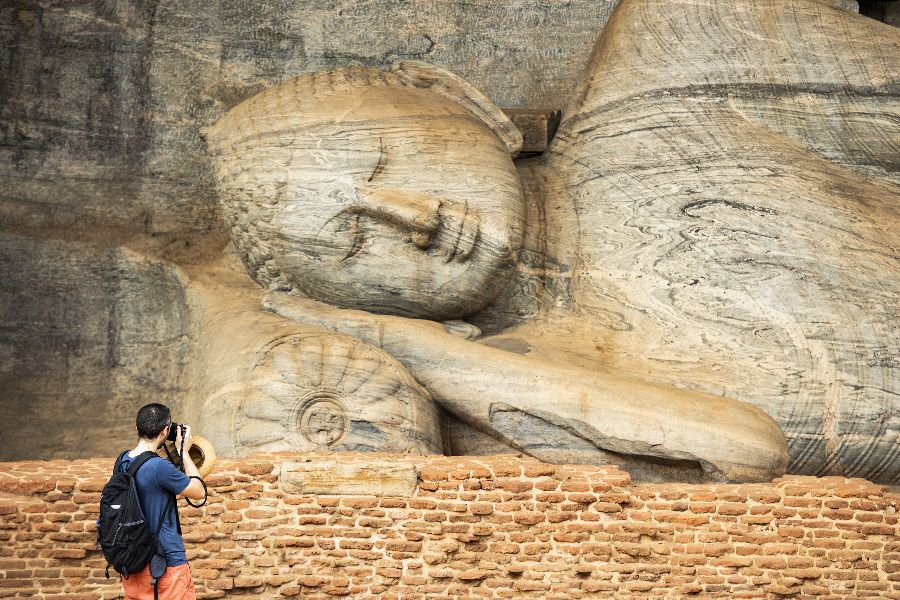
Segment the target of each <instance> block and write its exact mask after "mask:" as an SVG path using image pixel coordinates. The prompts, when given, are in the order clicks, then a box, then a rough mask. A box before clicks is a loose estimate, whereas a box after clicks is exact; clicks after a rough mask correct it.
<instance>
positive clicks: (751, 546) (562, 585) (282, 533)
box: [0, 454, 900, 600]
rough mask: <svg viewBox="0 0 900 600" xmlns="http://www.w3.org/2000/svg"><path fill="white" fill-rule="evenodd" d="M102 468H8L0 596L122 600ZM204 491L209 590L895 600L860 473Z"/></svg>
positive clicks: (276, 481) (243, 477)
mask: <svg viewBox="0 0 900 600" xmlns="http://www.w3.org/2000/svg"><path fill="white" fill-rule="evenodd" d="M111 462H112V459H96V460H76V461H49V462H18V463H0V597H25V598H48V599H49V598H59V599H63V598H65V599H75V600H78V599H81V598H84V599H87V598H91V599H93V598H116V597H119V596H120V595H121V593H120V587H119V585H118V583H117V581H116V580H115V579H113V580H107V579H106V578H105V577H104V573H103V570H104V567H105V562H104V561H103V560H102V558H101V556H100V555H99V553H98V551H97V550H96V549H95V546H94V539H95V531H94V525H93V523H94V520H95V519H96V513H97V510H98V509H97V501H98V497H99V492H100V490H101V488H102V486H103V484H104V483H105V480H106V477H107V475H108V471H109V469H110V466H111ZM298 464H299V465H306V466H313V467H317V468H319V471H318V472H317V474H315V476H314V477H312V478H311V479H309V478H308V479H307V483H309V482H310V481H312V483H313V484H315V485H313V487H315V486H316V485H318V486H321V485H325V486H326V487H327V486H328V485H338V486H340V485H344V484H342V483H341V481H340V478H339V477H338V478H337V479H335V480H332V481H330V482H329V481H328V477H327V476H325V477H324V478H323V473H325V474H326V475H327V473H329V472H330V470H331V469H332V468H334V469H337V467H340V466H344V467H348V466H349V467H356V466H359V465H363V466H365V467H366V468H368V469H370V471H369V472H370V473H374V474H373V475H372V482H373V483H372V488H371V490H370V495H367V494H364V493H363V494H360V493H359V491H360V488H359V487H358V485H357V486H355V488H356V489H355V490H354V495H324V494H320V495H312V494H308V493H303V491H302V488H298V487H297V481H296V480H295V481H294V482H293V483H292V484H291V485H290V486H289V485H287V481H288V479H287V474H288V471H290V470H291V469H293V468H294V467H291V466H289V465H295V466H296V465H298ZM404 465H405V466H407V467H409V468H410V469H413V468H414V469H415V470H414V471H411V472H412V473H413V478H412V483H411V486H412V487H411V494H410V495H394V496H379V495H377V494H379V493H382V492H384V490H385V488H384V486H383V485H382V483H383V482H379V481H378V477H379V476H378V472H377V468H380V467H384V468H390V467H398V468H399V467H400V466H404ZM372 469H375V470H374V471H372ZM416 475H418V478H416ZM208 483H209V484H210V493H211V496H210V499H209V503H208V504H207V506H206V507H204V508H202V509H193V508H189V507H187V506H185V505H184V501H180V502H179V504H180V505H182V508H181V516H182V523H183V526H184V531H185V539H186V541H187V546H188V556H189V558H190V560H191V564H192V568H193V572H194V577H195V580H196V583H197V589H198V592H199V595H200V597H203V598H217V597H226V596H227V597H232V596H249V597H255V598H284V597H292V596H302V597H304V598H332V597H335V596H344V597H368V596H371V595H373V594H380V595H381V597H382V598H425V597H442V598H446V597H450V598H494V597H496V598H503V597H505V598H508V597H516V598H561V599H562V598H582V597H584V598H588V597H589V598H604V597H620V598H631V597H635V596H639V597H683V596H688V595H692V594H693V595H694V597H703V598H709V597H729V598H774V597H809V598H812V597H815V598H845V597H872V598H885V597H893V598H900V536H898V524H897V505H898V502H900V496H898V494H895V493H890V492H889V491H887V490H886V489H885V488H883V487H881V486H877V485H873V484H870V483H868V482H866V481H863V480H860V479H844V478H819V479H817V478H811V477H785V478H783V479H778V480H776V481H774V482H772V483H767V484H752V485H687V484H684V485H681V484H659V485H656V484H654V485H649V484H645V485H631V483H630V481H629V478H628V476H627V475H626V474H625V473H623V472H621V471H619V470H618V469H616V468H615V467H592V466H554V465H546V464H542V463H540V462H536V461H534V460H530V459H523V458H519V457H514V456H500V457H484V458H469V457H465V458H460V457H453V458H445V457H437V456H436V457H424V458H418V457H416V458H414V459H413V458H410V457H408V456H397V455H394V456H388V455H378V456H372V455H360V454H357V455H341V456H339V457H334V456H327V457H325V456H309V455H257V456H254V457H251V458H250V459H247V460H244V461H224V460H223V461H220V462H219V463H218V465H217V468H216V470H215V472H214V474H213V475H211V476H210V477H209V478H208ZM358 483H359V482H357V484H358ZM363 488H365V485H363ZM298 489H300V491H298ZM345 489H346V488H345ZM363 491H365V489H363ZM393 493H395V494H396V493H397V492H396V491H394V492H393ZM113 575H115V574H114V573H113Z"/></svg>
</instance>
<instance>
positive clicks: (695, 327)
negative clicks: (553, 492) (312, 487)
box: [198, 0, 900, 481]
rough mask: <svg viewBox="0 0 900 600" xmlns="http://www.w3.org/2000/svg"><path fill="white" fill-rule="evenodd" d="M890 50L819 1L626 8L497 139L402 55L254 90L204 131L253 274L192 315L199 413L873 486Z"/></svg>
mask: <svg viewBox="0 0 900 600" xmlns="http://www.w3.org/2000/svg"><path fill="white" fill-rule="evenodd" d="M811 32H814V35H813V33H811ZM875 57H877V58H878V60H875ZM898 63H900V53H898V36H897V33H896V32H895V31H894V30H891V29H890V28H889V27H887V26H884V25H882V24H879V23H876V22H874V21H870V20H868V19H865V18H862V17H859V16H858V15H852V14H850V13H846V12H844V11H841V10H839V9H837V8H834V7H833V6H831V5H830V4H829V3H827V2H817V1H812V0H805V1H802V0H789V1H786V2H779V3H770V2H746V1H738V0H727V1H725V2H717V3H699V4H698V3H696V2H687V1H676V2H671V1H667V2H665V3H663V2H661V0H656V1H653V0H623V2H621V3H620V5H619V6H618V8H617V9H616V11H615V13H614V14H613V16H612V18H611V20H610V21H609V23H608V24H607V26H606V28H605V29H604V31H603V34H602V36H601V38H600V40H599V42H598V44H597V46H596V48H595V51H594V54H593V56H592V58H591V60H590V62H589V65H588V69H587V71H586V74H585V76H584V80H583V81H582V83H581V85H580V87H579V89H578V92H577V94H576V97H575V99H574V100H573V102H572V103H571V104H570V106H569V107H568V108H567V110H566V111H565V112H564V114H563V118H562V123H561V125H560V128H559V131H558V132H557V134H556V137H555V138H554V140H553V142H552V144H551V146H550V147H549V149H548V150H547V151H546V152H545V153H544V154H543V155H542V156H541V157H538V158H533V159H525V160H518V161H516V162H513V158H514V157H516V155H517V153H518V151H519V149H520V146H521V142H522V138H521V134H520V133H519V132H518V131H517V130H516V128H515V126H514V125H513V124H512V122H511V121H510V120H509V119H508V118H507V117H506V116H505V115H504V113H503V112H502V111H500V110H499V109H498V108H497V107H496V106H494V105H493V103H492V102H491V101H490V100H488V99H487V98H486V97H485V96H484V95H483V94H482V93H481V92H479V91H478V90H476V89H475V88H474V87H473V86H471V85H470V84H468V83H467V82H466V81H464V80H462V79H460V78H459V77H457V76H455V75H453V74H452V73H449V72H447V71H445V70H443V69H441V68H438V67H435V66H431V65H428V64H425V63H419V62H411V61H405V62H399V63H396V64H395V65H393V67H392V68H391V69H390V70H380V69H374V68H362V67H346V68H340V69H335V70H331V71H327V72H317V73H308V74H305V75H302V76H300V77H297V78H295V79H292V80H289V81H286V82H284V83H282V84H280V85H277V86H275V87H272V88H269V89H267V90H264V91H263V92H261V93H259V94H258V95H256V96H254V97H252V98H250V99H248V100H246V101H245V102H243V103H241V104H240V105H238V106H236V107H234V108H233V109H232V110H231V111H229V112H228V113H227V114H226V115H225V116H224V117H223V118H222V119H221V120H219V121H218V122H217V123H215V124H214V125H212V126H210V127H208V128H206V129H205V131H204V135H205V137H206V139H207V143H208V146H209V149H210V153H211V155H212V163H213V167H214V170H215V175H216V181H217V184H218V189H219V194H220V202H221V206H222V209H223V214H224V216H225V219H226V222H227V223H228V226H229V229H230V231H231V235H232V239H233V241H234V244H235V248H236V251H237V256H238V257H239V258H240V261H241V263H242V265H243V268H244V269H246V273H248V274H249V276H250V277H252V279H253V280H254V281H255V284H253V285H255V286H257V287H256V289H258V290H259V292H258V293H257V294H256V295H255V296H253V297H254V299H253V300H252V301H247V305H246V307H245V308H246V310H231V311H230V312H228V311H225V312H223V313H222V314H218V315H217V316H215V317H210V318H209V319H208V322H207V324H206V327H207V335H209V336H212V339H218V340H221V343H220V344H219V343H217V344H213V346H214V347H216V348H218V350H216V351H214V352H210V353H209V356H207V357H205V358H204V361H203V364H205V365H207V366H206V367H203V368H200V369H199V372H200V373H204V374H206V375H209V374H210V373H211V372H212V371H213V370H214V369H213V368H212V365H218V366H221V365H233V368H230V367H229V368H225V369H220V371H221V373H222V374H221V375H220V376H218V378H217V377H212V379H211V380H210V382H209V383H208V384H206V388H205V389H204V390H203V397H204V400H203V402H202V403H201V404H200V405H199V406H200V408H198V410H201V411H202V412H203V414H204V420H206V421H209V422H210V423H211V424H212V425H211V427H210V428H208V429H207V430H205V433H206V435H207V436H208V437H210V438H211V439H212V440H213V441H214V443H216V445H217V449H219V450H220V453H224V454H228V453H235V454H240V453H241V452H245V451H248V450H249V449H252V448H259V449H268V450H277V449H284V448H289V447H294V448H296V447H300V448H305V449H376V450H400V451H415V452H433V451H440V450H441V448H442V446H443V445H445V444H446V440H444V439H443V437H446V435H445V434H446V432H444V433H442V425H441V421H442V420H444V419H446V418H448V415H452V418H453V419H457V420H458V421H460V422H462V423H463V424H464V425H465V426H466V427H469V428H471V429H472V430H475V431H477V432H479V435H483V436H487V437H489V438H490V439H491V440H494V441H495V442H496V443H497V444H500V445H502V446H503V447H507V448H511V449H514V450H516V451H520V452H524V453H527V454H529V455H532V456H535V457H538V458H541V459H543V460H547V461H551V462H587V463H594V464H602V463H609V462H614V463H617V464H621V465H622V466H623V467H624V468H626V469H627V470H629V471H631V472H632V473H633V474H635V475H636V476H637V477H638V478H643V479H678V480H712V481H751V480H766V479H771V478H772V477H776V476H778V475H781V474H782V473H784V472H785V470H790V471H792V472H797V473H809V474H826V473H843V474H852V475H860V476H865V477H870V478H875V479H881V480H885V479H887V480H896V478H897V477H898V476H900V469H898V466H897V464H896V463H897V461H896V460H895V459H896V455H897V453H898V448H900V444H898V442H897V434H898V430H900V418H898V415H897V411H896V410H895V406H896V401H897V397H898V393H900V377H898V362H900V354H898V352H900V350H898V331H897V323H898V322H900V319H898V317H900V313H898V310H900V309H898V308H897V302H896V299H897V298H898V297H900V278H898V273H900V269H898V267H900V261H898V254H897V247H898V244H897V241H898V234H897V231H898V228H897V225H898V218H897V208H896V200H897V198H898V195H897V191H898V189H900V188H898V179H897V171H896V169H897V164H898V152H897V150H898V148H897V145H898V143H900V135H898V133H900V131H898V129H900V125H898V123H900V119H898V117H897V112H898V111H897V106H898V103H897V82H896V73H898V72H900V68H898ZM892 78H893V79H892ZM223 270H228V268H227V267H223ZM230 272H231V276H233V277H237V274H236V271H235V269H233V268H231V271H230ZM249 287H250V286H245V287H241V286H236V287H235V289H236V290H237V289H249ZM235 293H238V292H235ZM242 293H243V292H242ZM213 296H215V294H209V295H208V298H207V300H206V301H207V302H209V303H210V304H215V302H216V299H215V298H214V297H213ZM253 303H256V304H255V305H254V304H253ZM251 305H252V306H251ZM226 313H227V314H226ZM251 313H252V315H253V316H248V315H249V314H251ZM210 314H211V315H216V314H217V313H216V311H215V310H214V309H211V310H210ZM236 332H237V333H236ZM248 340H249V341H248ZM248 344H249V345H248ZM235 345H240V346H241V347H244V348H250V350H247V351H245V352H242V353H238V354H239V356H240V357H241V358H240V359H239V360H238V359H234V358H230V356H231V355H229V348H232V347H234V346H235ZM329 378H330V379H329ZM326 379H328V380H329V381H330V382H331V383H329V384H327V385H326V384H325V383H324V382H325V380H326ZM338 388H340V390H338ZM329 390H330V391H329ZM336 390H337V391H336ZM209 429H212V430H213V431H210V430H209ZM403 440H406V442H404V441H403ZM398 444H399V445H398Z"/></svg>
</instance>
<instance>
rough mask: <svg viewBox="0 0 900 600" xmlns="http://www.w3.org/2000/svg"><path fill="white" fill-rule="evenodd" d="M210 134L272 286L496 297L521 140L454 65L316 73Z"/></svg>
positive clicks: (399, 302)
mask: <svg viewBox="0 0 900 600" xmlns="http://www.w3.org/2000/svg"><path fill="white" fill-rule="evenodd" d="M204 135H205V137H206V139H207V142H208V144H209V147H210V150H211V152H212V154H213V156H214V164H215V171H216V178H217V181H218V185H219V192H220V200H221V204H222V207H223V211H224V214H225V218H226V220H227V222H228V224H229V226H230V228H231V232H232V237H233V239H234V241H235V243H236V246H237V248H238V250H239V252H240V254H241V257H242V260H243V261H244V264H245V265H246V267H247V269H248V270H249V272H250V274H251V275H252V276H253V277H254V279H256V280H257V281H258V282H259V283H260V284H261V285H263V286H264V287H267V288H278V289H289V290H294V291H297V292H300V293H302V294H304V295H307V296H309V297H312V298H316V299H318V300H321V301H324V302H328V303H331V304H335V305H338V306H344V307H351V308H360V309H364V310H369V311H374V312H382V313H391V314H398V315H404V316H414V317H425V318H430V319H450V318H457V317H462V316H465V315H468V314H471V313H474V312H476V311H478V310H479V309H481V308H482V307H484V306H485V305H487V304H488V303H489V302H490V301H491V300H493V299H494V298H495V297H496V295H497V294H498V293H499V292H500V291H501V289H502V287H503V284H504V282H505V281H506V280H507V278H508V276H509V275H510V274H511V272H512V271H513V270H514V267H515V262H516V255H517V251H518V248H519V246H520V244H521V239H522V231H523V227H524V210H523V203H522V196H521V187H520V184H519V180H518V177H517V174H516V170H515V167H514V166H513V163H512V158H511V155H512V153H513V152H515V151H516V150H517V149H518V145H520V144H521V135H520V134H519V132H518V131H517V130H516V129H515V127H514V126H513V125H512V123H511V122H509V120H508V119H507V118H506V117H505V116H504V115H503V113H502V112H500V110H499V109H497V108H496V107H495V106H493V105H492V104H491V103H490V102H489V101H488V100H487V99H486V98H485V97H484V96H482V95H481V94H480V93H478V92H477V91H475V90H474V89H473V88H472V87H471V86H470V85H469V84H467V83H466V82H464V81H462V80H461V79H459V78H457V77H456V76H454V75H452V74H450V73H448V72H446V71H443V70H440V69H437V68H435V67H430V66H425V65H423V64H422V63H413V64H411V63H400V64H399V65H397V66H395V67H394V69H393V70H392V72H387V71H381V70H377V69H366V68H346V69H338V70H334V71H328V72H321V73H311V74H307V75H303V76H301V77H298V78H296V79H293V80H290V81H287V82H285V83H283V84H281V85H278V86H276V87H274V88H270V89H268V90H266V91H264V92H262V93H260V94H258V95H257V96H254V97H253V98H250V99H249V100H247V101H245V102H243V103H242V104H240V105H238V106H236V107H235V108H233V109H232V110H231V111H229V112H228V114H226V115H225V116H224V117H223V118H222V119H221V120H220V121H219V122H218V123H216V124H215V125H214V126H212V127H210V128H207V129H206V130H204Z"/></svg>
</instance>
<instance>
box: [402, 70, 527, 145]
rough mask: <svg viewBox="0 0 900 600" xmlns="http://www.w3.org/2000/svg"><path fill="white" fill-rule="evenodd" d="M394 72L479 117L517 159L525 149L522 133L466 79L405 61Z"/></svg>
mask: <svg viewBox="0 0 900 600" xmlns="http://www.w3.org/2000/svg"><path fill="white" fill-rule="evenodd" d="M391 71H392V72H393V73H396V74H397V75H399V76H400V77H402V78H403V79H404V80H405V81H406V82H408V83H410V84H412V85H414V86H416V87H418V88H425V89H429V90H431V91H433V92H436V93H438V94H440V95H442V96H444V97H446V98H450V99H451V100H453V101H454V102H456V103H458V104H460V105H461V106H463V107H464V108H465V109H466V110H468V111H469V112H471V113H472V114H473V115H475V116H476V117H478V119H479V120H480V121H482V122H483V123H484V124H485V125H487V126H488V128H490V130H491V131H493V132H494V134H495V135H496V136H497V137H498V138H500V140H501V141H502V142H503V143H504V144H505V145H506V147H507V148H509V153H510V154H511V155H513V156H515V155H516V154H518V153H519V151H520V150H521V149H522V132H520V131H519V129H518V128H517V127H516V126H515V125H514V124H513V122H512V121H511V120H510V119H509V117H507V116H506V115H505V114H504V113H503V111H502V110H500V108H499V107H498V106H497V105H496V104H494V103H493V102H491V100H490V99H489V98H488V97H487V96H485V95H484V94H482V93H481V92H480V91H478V90H477V89H476V88H475V86H473V85H472V84H471V83H469V82H468V81H466V80H465V79H463V78H462V77H460V76H458V75H455V74H454V73H451V72H450V71H448V70H446V69H442V68H440V67H436V66H434V65H431V64H428V63H426V62H422V61H420V60H402V61H397V62H395V63H394V64H392V65H391Z"/></svg>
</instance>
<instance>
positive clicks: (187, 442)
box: [175, 425, 194, 454]
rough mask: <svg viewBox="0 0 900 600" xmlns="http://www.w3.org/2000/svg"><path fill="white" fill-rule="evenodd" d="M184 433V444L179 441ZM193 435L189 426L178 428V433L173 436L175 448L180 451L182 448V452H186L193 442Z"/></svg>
mask: <svg viewBox="0 0 900 600" xmlns="http://www.w3.org/2000/svg"><path fill="white" fill-rule="evenodd" d="M182 435H184V445H182V443H181V436H182ZM193 441H194V440H193V436H192V434H191V426H190V425H184V426H182V427H179V428H178V435H177V436H176V437H175V450H177V451H179V452H180V451H181V449H182V448H184V451H185V452H184V453H185V454H187V451H188V450H190V449H191V444H192V443H193Z"/></svg>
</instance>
